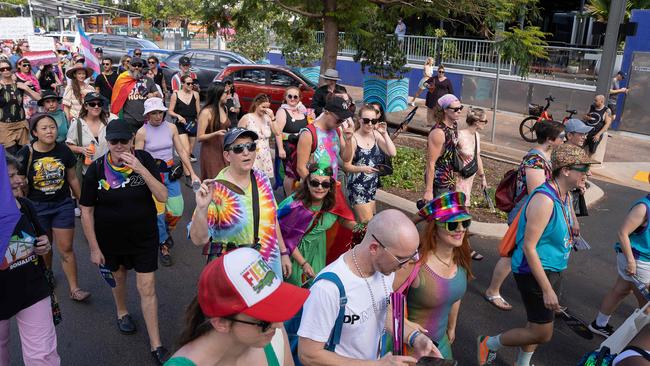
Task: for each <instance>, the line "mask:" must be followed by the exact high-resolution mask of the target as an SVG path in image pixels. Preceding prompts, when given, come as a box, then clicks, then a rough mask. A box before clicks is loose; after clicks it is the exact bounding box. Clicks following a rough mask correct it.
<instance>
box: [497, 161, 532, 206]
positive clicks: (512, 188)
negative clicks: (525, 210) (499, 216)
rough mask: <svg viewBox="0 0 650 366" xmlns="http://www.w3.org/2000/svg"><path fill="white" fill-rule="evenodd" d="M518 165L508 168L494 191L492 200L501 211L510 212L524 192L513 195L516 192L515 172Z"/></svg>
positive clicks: (517, 169)
mask: <svg viewBox="0 0 650 366" xmlns="http://www.w3.org/2000/svg"><path fill="white" fill-rule="evenodd" d="M518 171H519V167H517V168H514V169H510V170H508V171H507V172H506V174H504V175H503V178H502V179H501V181H500V182H499V185H498V186H497V189H496V191H495V192H494V200H495V203H496V207H497V208H498V209H499V210H501V211H503V212H510V211H512V209H513V208H515V205H516V204H517V202H518V201H519V200H521V199H522V198H523V196H524V195H525V194H526V192H525V191H523V192H521V193H520V194H519V197H515V194H516V192H517V172H518Z"/></svg>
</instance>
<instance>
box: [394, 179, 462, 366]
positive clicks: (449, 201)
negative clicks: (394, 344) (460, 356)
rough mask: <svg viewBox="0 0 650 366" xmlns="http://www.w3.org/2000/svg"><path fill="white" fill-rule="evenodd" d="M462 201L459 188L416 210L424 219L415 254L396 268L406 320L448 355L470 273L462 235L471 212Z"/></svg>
mask: <svg viewBox="0 0 650 366" xmlns="http://www.w3.org/2000/svg"><path fill="white" fill-rule="evenodd" d="M465 201H466V199H465V194H464V193H462V192H449V193H444V194H443V195H441V196H439V197H437V198H436V199H434V200H432V201H429V203H428V204H426V205H425V206H424V207H423V208H422V209H421V210H420V211H419V212H418V214H419V216H420V217H421V218H422V219H424V220H426V221H427V225H426V227H425V229H424V231H423V233H422V235H421V237H420V248H419V250H418V252H419V260H418V261H417V262H416V263H414V264H409V265H407V266H405V267H404V268H403V269H402V270H400V271H398V272H397V274H396V277H395V282H394V287H395V288H396V291H398V292H405V294H406V296H407V301H406V303H407V308H408V320H410V321H412V322H414V323H417V324H420V325H421V326H422V327H424V328H425V329H426V330H427V333H426V336H427V337H430V338H431V339H432V340H433V341H435V342H436V343H437V344H438V349H439V350H440V353H441V354H442V356H443V357H444V358H446V359H453V355H452V350H451V345H452V344H453V343H454V340H455V338H456V324H457V320H458V311H459V309H460V302H461V299H462V298H463V296H464V295H465V292H466V291H467V281H468V280H470V279H471V278H472V269H471V261H472V260H471V256H470V252H471V249H470V247H469V241H468V238H467V229H468V227H469V226H470V224H471V222H472V216H470V214H469V212H468V211H467V207H465ZM409 338H410V337H409Z"/></svg>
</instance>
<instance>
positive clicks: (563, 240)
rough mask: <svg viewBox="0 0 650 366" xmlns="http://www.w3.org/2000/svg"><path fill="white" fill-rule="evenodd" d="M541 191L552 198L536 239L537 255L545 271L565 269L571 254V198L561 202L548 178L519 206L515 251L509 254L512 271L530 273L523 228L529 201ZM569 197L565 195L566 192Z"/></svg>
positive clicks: (524, 227) (524, 229)
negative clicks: (520, 207)
mask: <svg viewBox="0 0 650 366" xmlns="http://www.w3.org/2000/svg"><path fill="white" fill-rule="evenodd" d="M538 193H539V194H543V195H546V196H548V197H549V198H551V199H552V200H553V212H552V214H551V218H550V219H549V221H548V224H546V228H544V232H543V233H542V236H541V237H540V238H539V241H538V242H537V248H536V250H537V254H538V255H539V259H540V261H541V262H542V267H543V268H544V270H545V271H551V272H562V271H564V270H565V269H566V267H567V264H568V262H569V254H571V246H572V244H573V243H572V242H573V238H572V235H571V231H570V230H571V215H570V214H571V206H570V205H571V200H570V199H568V198H567V199H566V202H564V203H563V202H562V201H561V200H560V197H559V196H558V193H557V191H556V190H555V188H553V187H552V186H551V184H550V183H549V182H548V181H547V182H546V183H544V184H542V185H541V186H539V187H537V188H536V189H535V190H534V191H533V193H531V194H530V196H529V198H528V200H527V201H526V204H525V205H524V206H523V207H522V210H523V211H522V212H521V216H520V217H519V226H518V227H517V238H516V244H515V251H514V253H513V254H512V272H514V273H519V274H529V273H532V272H531V270H530V266H529V265H528V261H527V260H526V256H525V255H524V250H523V249H524V248H523V247H524V233H525V231H526V222H527V220H526V209H527V208H528V204H529V203H530V200H531V199H532V198H533V197H534V196H535V195H536V194H538ZM567 196H568V195H567Z"/></svg>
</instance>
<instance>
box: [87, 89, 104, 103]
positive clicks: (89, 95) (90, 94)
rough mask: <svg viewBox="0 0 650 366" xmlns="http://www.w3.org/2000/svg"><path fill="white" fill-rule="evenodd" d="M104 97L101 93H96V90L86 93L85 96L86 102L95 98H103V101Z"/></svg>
mask: <svg viewBox="0 0 650 366" xmlns="http://www.w3.org/2000/svg"><path fill="white" fill-rule="evenodd" d="M104 99H105V98H104V97H103V96H102V95H101V94H99V93H95V92H90V93H88V94H86V96H85V97H84V103H89V102H92V101H93V100H101V101H102V102H103V101H104Z"/></svg>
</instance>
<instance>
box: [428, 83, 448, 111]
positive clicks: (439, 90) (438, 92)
mask: <svg viewBox="0 0 650 366" xmlns="http://www.w3.org/2000/svg"><path fill="white" fill-rule="evenodd" d="M426 83H427V84H429V85H435V89H434V90H433V92H431V90H429V91H427V96H426V99H425V105H426V106H427V108H435V107H436V103H438V99H440V97H442V96H443V95H445V94H454V86H453V85H452V84H451V81H450V80H449V79H445V80H443V81H440V80H438V76H433V77H430V78H429V79H428V80H427V81H426Z"/></svg>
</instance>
